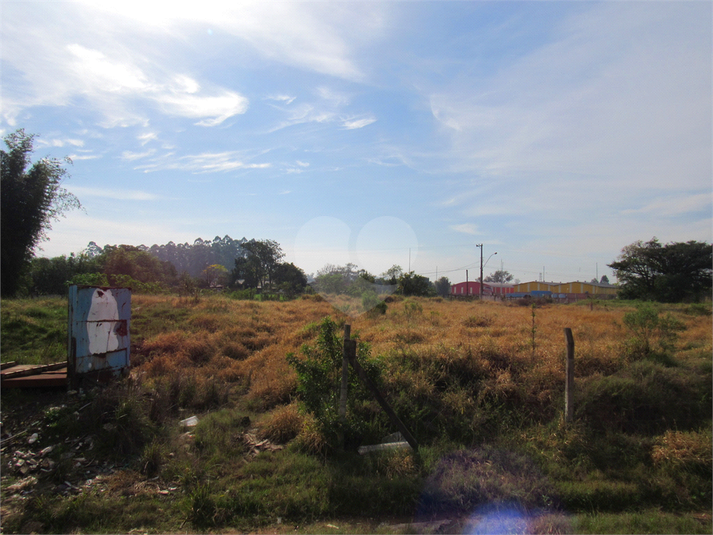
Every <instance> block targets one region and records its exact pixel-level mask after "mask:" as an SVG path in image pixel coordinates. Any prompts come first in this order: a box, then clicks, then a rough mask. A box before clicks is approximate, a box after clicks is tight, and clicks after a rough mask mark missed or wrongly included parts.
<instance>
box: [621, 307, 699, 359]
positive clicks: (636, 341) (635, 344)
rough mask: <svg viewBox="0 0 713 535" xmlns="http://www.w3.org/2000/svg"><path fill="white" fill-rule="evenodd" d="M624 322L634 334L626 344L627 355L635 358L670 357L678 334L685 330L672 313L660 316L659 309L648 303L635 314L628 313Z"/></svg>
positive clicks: (638, 308)
mask: <svg viewBox="0 0 713 535" xmlns="http://www.w3.org/2000/svg"><path fill="white" fill-rule="evenodd" d="M623 321H624V325H625V326H626V327H627V328H628V329H629V331H630V332H631V333H632V334H633V337H632V338H630V339H629V340H627V343H626V353H627V355H628V356H630V357H633V358H646V357H651V356H659V357H660V356H662V355H663V356H667V355H668V356H670V353H671V351H673V349H674V347H675V343H676V340H677V338H678V335H677V333H678V332H679V331H682V330H684V329H685V325H684V324H683V323H681V322H680V321H679V320H678V319H676V318H675V317H674V316H672V315H671V313H667V314H666V315H665V316H660V315H659V311H658V309H657V308H656V307H654V306H653V305H651V304H648V303H646V304H643V305H640V306H638V307H637V309H636V311H635V312H628V313H626V314H625V315H624V320H623ZM669 362H670V360H669Z"/></svg>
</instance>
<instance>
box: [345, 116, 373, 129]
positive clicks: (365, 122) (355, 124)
mask: <svg viewBox="0 0 713 535" xmlns="http://www.w3.org/2000/svg"><path fill="white" fill-rule="evenodd" d="M375 122H376V117H364V118H362V119H344V120H342V126H343V127H344V128H345V129H347V130H354V129H357V128H364V127H365V126H369V125H370V124H372V123H375Z"/></svg>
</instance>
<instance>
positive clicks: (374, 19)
mask: <svg viewBox="0 0 713 535" xmlns="http://www.w3.org/2000/svg"><path fill="white" fill-rule="evenodd" d="M85 8H86V9H88V10H92V11H94V10H100V11H103V12H105V13H108V14H109V16H110V17H117V18H121V19H125V20H126V19H129V20H132V22H134V24H135V25H136V23H138V27H139V28H140V29H142V30H148V31H153V32H155V31H157V30H158V31H161V32H165V33H169V34H171V33H173V32H180V30H181V29H183V28H185V26H186V25H187V24H188V23H191V24H193V25H200V26H207V27H209V28H212V29H213V30H214V32H215V33H218V32H220V33H221V34H228V35H231V36H233V37H234V38H236V39H238V40H239V41H240V42H242V43H244V44H247V45H249V46H250V47H251V48H252V49H253V50H254V51H257V52H258V54H260V55H261V56H262V57H263V58H269V59H273V60H275V61H279V62H281V63H286V64H289V65H292V66H298V67H300V68H303V69H308V70H312V71H315V72H319V73H323V74H328V75H331V76H336V77H340V78H346V79H349V80H360V79H363V78H364V73H363V72H362V70H361V69H360V68H359V67H358V66H357V65H356V63H355V61H354V59H353V56H354V55H355V54H354V50H353V48H354V47H355V46H358V45H359V44H361V43H364V44H368V43H369V42H370V41H371V40H372V39H373V38H375V37H376V36H379V35H381V34H382V33H383V29H384V18H385V11H386V10H385V9H384V6H383V5H382V4H379V3H373V4H372V3H366V4H364V3H359V4H346V3H345V4H341V3H337V4H335V3H330V4H328V5H327V4H320V3H302V2H294V3H293V2H279V3H275V2H263V1H259V0H254V1H249V0H243V1H241V2H239V3H235V4H229V3H225V2H200V3H195V2H194V3H191V2H185V3H180V4H179V3H171V4H170V5H167V4H164V3H161V2H159V3H151V2H143V1H142V2H132V1H127V0H125V1H122V2H97V1H96V0H86V2H85ZM96 15H97V16H102V15H101V14H100V13H99V12H96Z"/></svg>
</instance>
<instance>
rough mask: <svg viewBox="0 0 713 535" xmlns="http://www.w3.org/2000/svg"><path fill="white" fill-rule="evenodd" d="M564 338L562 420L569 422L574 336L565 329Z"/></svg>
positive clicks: (572, 412)
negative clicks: (564, 377) (564, 362)
mask: <svg viewBox="0 0 713 535" xmlns="http://www.w3.org/2000/svg"><path fill="white" fill-rule="evenodd" d="M564 336H565V338H566V340H567V366H566V375H567V379H566V383H565V385H564V420H565V422H568V423H569V422H571V421H572V419H573V418H574V402H573V400H572V397H573V395H574V336H572V329H570V328H569V327H565V329H564Z"/></svg>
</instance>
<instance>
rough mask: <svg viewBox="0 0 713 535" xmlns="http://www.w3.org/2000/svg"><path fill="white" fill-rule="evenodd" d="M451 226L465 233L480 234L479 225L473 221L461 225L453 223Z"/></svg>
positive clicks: (452, 228)
mask: <svg viewBox="0 0 713 535" xmlns="http://www.w3.org/2000/svg"><path fill="white" fill-rule="evenodd" d="M449 228H450V229H451V230H455V231H456V232H462V233H463V234H472V235H477V234H480V233H479V232H478V227H477V226H475V225H474V224H473V223H463V224H461V225H451V226H450V227H449Z"/></svg>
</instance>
